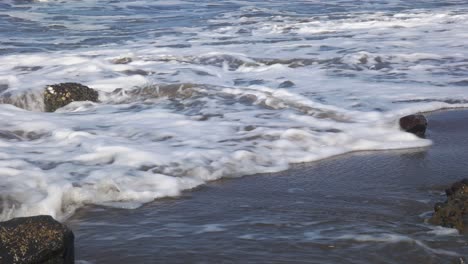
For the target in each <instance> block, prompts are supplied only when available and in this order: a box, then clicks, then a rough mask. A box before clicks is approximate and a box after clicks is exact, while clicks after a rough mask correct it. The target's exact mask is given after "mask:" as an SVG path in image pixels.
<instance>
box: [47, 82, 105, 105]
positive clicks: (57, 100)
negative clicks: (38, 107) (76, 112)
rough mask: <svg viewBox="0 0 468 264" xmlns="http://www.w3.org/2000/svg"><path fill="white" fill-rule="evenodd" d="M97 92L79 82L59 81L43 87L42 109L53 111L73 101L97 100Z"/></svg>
mask: <svg viewBox="0 0 468 264" xmlns="http://www.w3.org/2000/svg"><path fill="white" fill-rule="evenodd" d="M98 97H99V94H98V92H97V91H95V90H94V89H92V88H89V87H88V86H84V85H82V84H79V83H60V84H54V85H49V86H47V87H46V88H45V89H44V108H45V109H44V110H45V111H46V112H54V111H55V110H57V109H58V108H60V107H63V106H65V105H67V104H69V103H71V102H74V101H91V102H97V101H98Z"/></svg>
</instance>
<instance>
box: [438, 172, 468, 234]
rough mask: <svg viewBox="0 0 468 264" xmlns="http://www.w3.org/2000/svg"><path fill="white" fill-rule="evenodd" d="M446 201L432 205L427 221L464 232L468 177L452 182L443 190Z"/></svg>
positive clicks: (467, 211) (466, 212)
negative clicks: (431, 214) (432, 211)
mask: <svg viewBox="0 0 468 264" xmlns="http://www.w3.org/2000/svg"><path fill="white" fill-rule="evenodd" d="M445 193H446V195H447V201H445V202H443V203H437V204H436V205H435V206H434V214H433V216H432V217H431V218H430V219H429V222H430V223H431V224H434V225H441V226H444V227H450V228H456V229H457V230H458V231H460V233H466V232H467V231H468V230H467V225H468V179H464V180H461V181H459V182H456V183H454V184H453V185H452V186H451V187H450V188H448V189H446V190H445Z"/></svg>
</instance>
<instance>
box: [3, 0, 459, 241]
mask: <svg viewBox="0 0 468 264" xmlns="http://www.w3.org/2000/svg"><path fill="white" fill-rule="evenodd" d="M467 28H468V3H466V1H456V0H452V1H442V2H441V1H435V0H425V1H398V0H388V1H349V0H333V1H313V0H311V1H299V0H293V1H277V0H270V1H253V0H252V1H240V0H239V1H206V0H198V1H192V0H174V1H171V0H166V1H149V0H120V1H115V0H102V1H96V0H37V1H31V0H29V1H28V0H4V1H2V2H1V3H0V93H1V94H0V101H1V102H3V104H0V194H1V198H0V201H1V203H2V205H1V208H2V213H1V216H0V220H7V219H10V218H12V217H18V216H28V215H37V214H49V215H52V216H54V217H55V218H57V219H61V220H63V219H66V218H67V217H69V216H70V215H71V214H73V212H74V211H75V210H76V209H77V208H80V207H82V206H83V205H87V204H94V205H105V206H114V207H119V208H136V207H138V206H140V205H142V204H143V203H147V202H150V201H153V200H155V199H158V198H161V197H170V196H177V195H179V194H180V193H181V192H182V191H184V190H188V189H192V188H195V187H197V186H200V185H203V184H204V183H206V182H208V181H213V180H216V179H220V178H225V177H239V176H245V175H251V174H258V173H267V172H278V171H283V170H286V169H288V167H289V166H290V165H291V164H295V163H303V162H310V161H316V160H320V159H324V158H327V157H331V156H335V155H339V154H343V153H347V152H352V151H361V150H386V149H402V148H413V147H424V146H429V145H430V144H431V141H430V140H428V139H421V138H418V137H416V136H414V135H412V134H409V133H405V132H402V131H401V130H400V129H399V127H398V118H399V117H401V116H403V115H406V114H412V113H415V112H420V111H431V110H437V109H442V108H457V107H466V106H468V90H467V86H468V30H467ZM61 82H78V83H82V84H84V85H88V86H89V87H92V88H94V89H96V90H98V91H99V96H100V102H99V103H92V102H74V103H72V104H70V105H68V106H65V107H63V108H61V109H59V110H57V111H56V112H54V113H46V112H44V111H43V109H44V105H43V102H42V90H43V89H44V88H45V87H46V86H47V85H51V84H56V83H61ZM387 238H388V237H385V236H384V237H383V238H382V237H377V238H373V237H365V236H363V237H361V238H359V239H364V240H369V239H377V240H379V239H387ZM343 239H345V238H343ZM390 239H394V238H393V237H390ZM395 239H400V238H395Z"/></svg>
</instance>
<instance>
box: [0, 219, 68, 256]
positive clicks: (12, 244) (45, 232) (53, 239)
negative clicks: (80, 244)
mask: <svg viewBox="0 0 468 264" xmlns="http://www.w3.org/2000/svg"><path fill="white" fill-rule="evenodd" d="M0 263H15V264H16V263H47V264H59V263H60V264H62V263H65V264H69V263H74V235H73V232H72V231H71V230H70V229H68V228H67V227H66V226H65V225H63V224H61V223H59V222H57V221H55V220H54V219H53V218H52V217H51V216H47V215H41V216H32V217H20V218H15V219H12V220H9V221H6V222H1V223H0Z"/></svg>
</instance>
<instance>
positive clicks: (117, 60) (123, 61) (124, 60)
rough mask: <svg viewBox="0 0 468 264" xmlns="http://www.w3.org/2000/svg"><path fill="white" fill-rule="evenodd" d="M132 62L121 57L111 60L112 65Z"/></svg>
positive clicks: (130, 59)
mask: <svg viewBox="0 0 468 264" xmlns="http://www.w3.org/2000/svg"><path fill="white" fill-rule="evenodd" d="M132 61H133V60H132V58H128V57H123V58H119V59H115V60H113V61H112V63H114V64H129V63H130V62H132Z"/></svg>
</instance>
